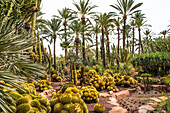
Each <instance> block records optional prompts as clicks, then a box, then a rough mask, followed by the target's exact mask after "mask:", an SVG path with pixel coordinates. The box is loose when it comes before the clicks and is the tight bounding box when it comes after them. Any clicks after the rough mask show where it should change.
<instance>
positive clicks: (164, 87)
mask: <svg viewBox="0 0 170 113" xmlns="http://www.w3.org/2000/svg"><path fill="white" fill-rule="evenodd" d="M151 87H152V88H153V90H155V91H159V90H162V89H166V87H167V86H166V85H151Z"/></svg>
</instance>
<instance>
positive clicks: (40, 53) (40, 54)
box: [37, 32, 42, 64]
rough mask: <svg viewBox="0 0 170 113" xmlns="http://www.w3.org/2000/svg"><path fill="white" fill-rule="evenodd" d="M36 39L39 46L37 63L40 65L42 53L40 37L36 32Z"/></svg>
mask: <svg viewBox="0 0 170 113" xmlns="http://www.w3.org/2000/svg"><path fill="white" fill-rule="evenodd" d="M37 37H38V46H39V62H40V64H42V52H41V43H40V35H39V32H37Z"/></svg>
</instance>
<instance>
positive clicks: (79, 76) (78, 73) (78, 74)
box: [77, 70, 81, 79]
mask: <svg viewBox="0 0 170 113" xmlns="http://www.w3.org/2000/svg"><path fill="white" fill-rule="evenodd" d="M77 78H78V79H80V78H81V70H77Z"/></svg>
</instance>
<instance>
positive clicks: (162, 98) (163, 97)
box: [158, 96, 168, 100]
mask: <svg viewBox="0 0 170 113" xmlns="http://www.w3.org/2000/svg"><path fill="white" fill-rule="evenodd" d="M158 99H161V100H167V99H168V98H167V97H165V96H161V97H158Z"/></svg>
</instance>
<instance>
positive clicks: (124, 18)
mask: <svg viewBox="0 0 170 113" xmlns="http://www.w3.org/2000/svg"><path fill="white" fill-rule="evenodd" d="M126 19H127V18H126V16H124V17H123V20H124V22H123V23H124V25H123V50H124V49H125V38H126V35H125V33H126Z"/></svg>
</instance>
